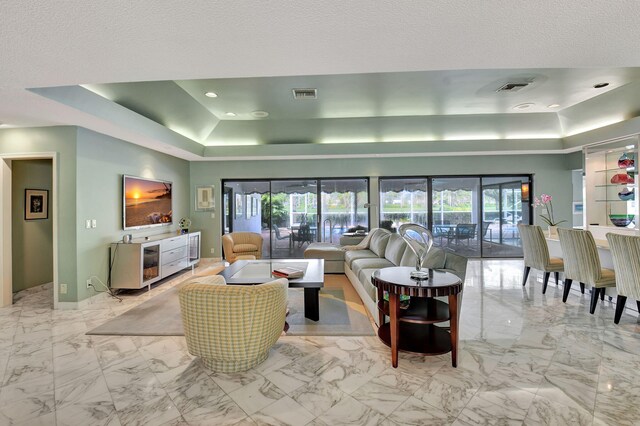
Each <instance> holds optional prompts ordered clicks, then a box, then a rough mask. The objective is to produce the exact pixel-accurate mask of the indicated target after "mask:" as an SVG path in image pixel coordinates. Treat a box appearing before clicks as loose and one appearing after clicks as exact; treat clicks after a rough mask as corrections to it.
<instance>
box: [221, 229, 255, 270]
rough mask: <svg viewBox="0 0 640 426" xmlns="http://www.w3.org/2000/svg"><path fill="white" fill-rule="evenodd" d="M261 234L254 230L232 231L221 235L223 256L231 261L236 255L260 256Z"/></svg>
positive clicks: (233, 260) (234, 259)
mask: <svg viewBox="0 0 640 426" xmlns="http://www.w3.org/2000/svg"><path fill="white" fill-rule="evenodd" d="M262 242H263V239H262V235H260V234H257V233H255V232H232V233H230V234H224V235H223V236H222V250H223V251H224V258H225V259H226V260H227V261H228V262H229V263H233V262H235V261H236V258H237V257H238V256H255V257H256V259H261V258H262Z"/></svg>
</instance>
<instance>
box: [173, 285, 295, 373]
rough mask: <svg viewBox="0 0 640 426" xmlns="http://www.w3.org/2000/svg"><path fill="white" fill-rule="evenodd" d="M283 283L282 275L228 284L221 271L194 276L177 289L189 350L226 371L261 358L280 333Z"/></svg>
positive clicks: (284, 298)
mask: <svg viewBox="0 0 640 426" xmlns="http://www.w3.org/2000/svg"><path fill="white" fill-rule="evenodd" d="M287 288H288V281H287V280H286V279H278V280H274V281H271V282H268V283H265V284H259V285H226V284H225V281H224V278H222V277H220V276H210V277H194V279H193V280H192V281H191V282H188V283H187V284H185V285H184V286H183V287H182V288H180V290H179V291H178V297H179V299H180V314H181V316H182V323H183V325H184V335H185V337H186V340H187V349H188V350H189V353H190V354H191V355H194V356H197V357H200V358H201V359H202V362H203V364H204V365H205V366H207V367H208V368H210V369H212V370H214V371H219V372H224V373H231V372H237V371H245V370H248V369H250V368H252V367H254V366H256V365H258V364H260V363H261V362H263V361H264V360H265V359H267V356H268V355H269V350H270V349H271V348H272V347H273V345H274V344H275V343H276V341H277V340H278V337H280V335H281V334H282V330H283V328H284V324H285V316H286V310H287Z"/></svg>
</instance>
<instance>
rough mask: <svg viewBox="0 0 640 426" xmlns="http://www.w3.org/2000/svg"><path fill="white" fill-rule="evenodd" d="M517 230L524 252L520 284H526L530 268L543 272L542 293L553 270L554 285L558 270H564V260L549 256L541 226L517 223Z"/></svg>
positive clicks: (558, 273) (544, 291)
mask: <svg viewBox="0 0 640 426" xmlns="http://www.w3.org/2000/svg"><path fill="white" fill-rule="evenodd" d="M518 232H520V238H521V239H522V250H523V252H524V273H523V276H522V286H523V287H524V286H525V285H526V284H527V278H528V277H529V272H530V271H531V268H534V269H537V270H539V271H543V272H544V281H543V284H542V294H545V293H546V292H547V284H548V283H549V276H550V275H551V273H552V272H553V273H554V274H555V278H556V285H558V279H559V275H560V272H563V271H564V262H563V260H562V259H560V258H558V257H550V256H549V247H548V246H547V240H545V239H544V233H543V232H542V228H540V227H539V226H537V225H523V224H519V225H518Z"/></svg>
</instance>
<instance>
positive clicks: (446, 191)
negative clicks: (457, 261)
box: [380, 175, 531, 257]
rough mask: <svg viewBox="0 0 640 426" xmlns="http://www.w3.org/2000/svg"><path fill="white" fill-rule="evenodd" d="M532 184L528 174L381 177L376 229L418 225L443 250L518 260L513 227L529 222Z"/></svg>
mask: <svg viewBox="0 0 640 426" xmlns="http://www.w3.org/2000/svg"><path fill="white" fill-rule="evenodd" d="M530 185H531V177H530V176H528V175H523V176H459V177H432V178H429V177H407V178H380V227H383V228H387V229H389V230H391V231H394V232H395V230H396V229H397V228H398V227H399V226H400V225H401V224H403V223H410V222H411V223H417V224H420V225H422V226H425V227H427V228H429V229H430V230H431V232H432V234H433V236H434V244H435V245H436V246H438V247H441V248H443V249H444V250H447V251H453V252H456V253H459V254H462V255H463V256H467V257H520V256H522V247H521V241H520V235H519V233H518V228H517V225H518V223H527V224H528V223H531V212H530V201H529V199H528V197H529V186H530ZM523 187H526V190H525V191H523V190H522V188H523Z"/></svg>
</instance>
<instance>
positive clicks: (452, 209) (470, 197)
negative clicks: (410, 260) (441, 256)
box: [431, 177, 482, 257]
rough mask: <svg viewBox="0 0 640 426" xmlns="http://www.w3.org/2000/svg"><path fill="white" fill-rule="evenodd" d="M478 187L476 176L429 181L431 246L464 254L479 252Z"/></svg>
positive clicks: (478, 254)
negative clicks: (432, 239) (432, 244)
mask: <svg viewBox="0 0 640 426" xmlns="http://www.w3.org/2000/svg"><path fill="white" fill-rule="evenodd" d="M479 188H480V178H476V177H464V178H437V179H433V180H432V189H431V200H432V201H431V208H432V217H433V219H432V220H433V224H432V227H431V230H432V231H431V232H432V233H433V236H434V239H435V241H434V244H435V245H437V246H440V247H443V248H446V249H447V250H450V251H454V252H456V253H458V254H461V255H463V256H466V257H479V256H480V255H481V253H480V238H479V236H480V235H481V232H482V229H481V228H480V227H479V226H478V216H479V212H480V206H479V197H478V192H479Z"/></svg>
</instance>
